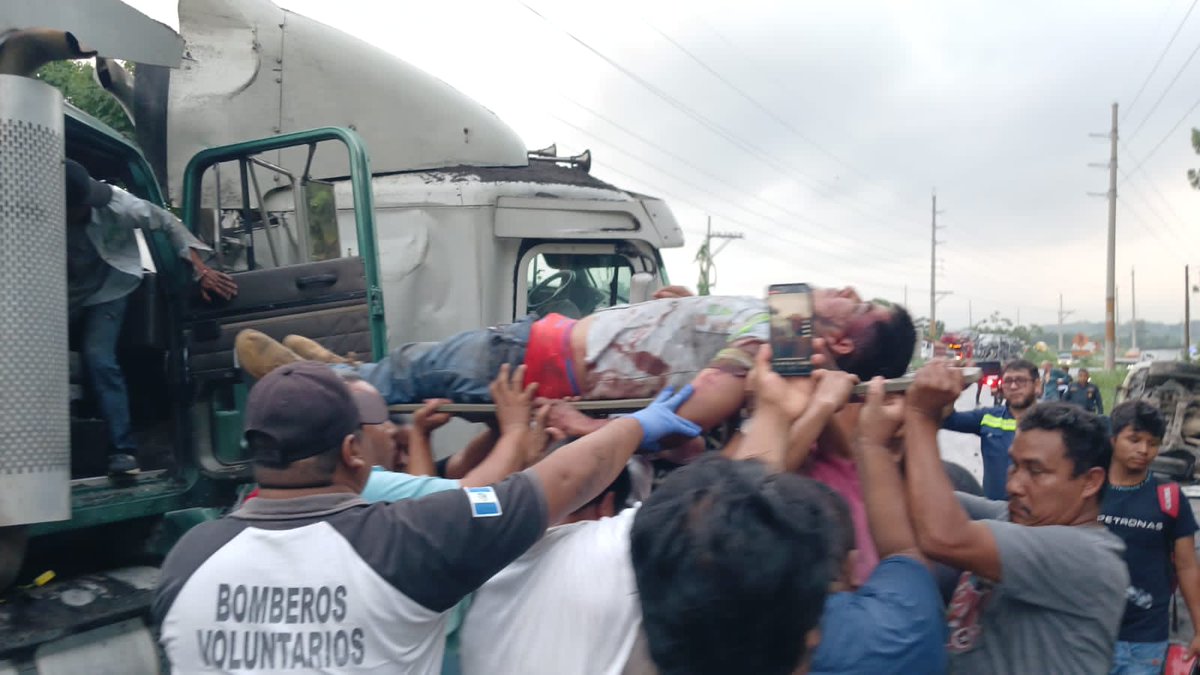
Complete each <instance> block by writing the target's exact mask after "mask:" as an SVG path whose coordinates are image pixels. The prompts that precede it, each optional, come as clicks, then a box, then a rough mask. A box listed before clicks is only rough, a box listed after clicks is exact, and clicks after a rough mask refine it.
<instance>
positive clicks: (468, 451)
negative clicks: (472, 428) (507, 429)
mask: <svg viewBox="0 0 1200 675" xmlns="http://www.w3.org/2000/svg"><path fill="white" fill-rule="evenodd" d="M498 439H499V434H498V433H497V432H496V430H495V429H492V428H490V427H489V428H488V430H487V431H484V432H481V433H479V434H477V435H476V436H475V438H472V439H471V440H470V441H468V442H467V445H466V447H464V448H463V449H462V450H459V451H458V452H456V453H454V454H453V455H451V456H450V459H448V460H446V476H445V477H446V478H457V479H460V480H461V479H462V478H463V477H465V476H466V475H467V474H468V473H470V472H471V470H472V469H474V468H475V467H477V466H479V464H480V463H481V462H482V461H483V460H484V459H486V458H487V456H488V453H490V452H491V451H492V448H493V447H495V445H496V441H497V440H498Z"/></svg>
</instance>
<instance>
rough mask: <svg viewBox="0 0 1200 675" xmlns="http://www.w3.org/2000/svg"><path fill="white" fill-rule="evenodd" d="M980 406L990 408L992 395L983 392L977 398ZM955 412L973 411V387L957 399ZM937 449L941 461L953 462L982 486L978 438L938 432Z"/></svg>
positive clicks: (972, 435)
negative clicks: (940, 455) (939, 452)
mask: <svg viewBox="0 0 1200 675" xmlns="http://www.w3.org/2000/svg"><path fill="white" fill-rule="evenodd" d="M979 402H980V404H982V405H984V406H990V405H991V404H992V395H991V394H990V393H989V392H987V391H984V392H983V393H982V394H981V395H980V396H979ZM954 409H955V410H974V409H975V386H974V385H971V386H970V387H967V390H966V391H964V392H963V393H962V396H959V397H958V401H957V402H956V403H955V404H954ZM938 448H939V449H940V450H941V452H942V459H944V460H947V461H950V462H954V463H955V464H958V465H959V466H961V467H963V468H965V469H966V470H967V471H970V472H971V475H972V476H975V480H977V481H979V483H980V484H981V485H982V484H983V458H982V457H981V456H980V455H979V437H978V436H976V435H975V434H960V433H957V432H954V431H939V432H938Z"/></svg>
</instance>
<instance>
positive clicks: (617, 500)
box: [579, 467, 633, 512]
mask: <svg viewBox="0 0 1200 675" xmlns="http://www.w3.org/2000/svg"><path fill="white" fill-rule="evenodd" d="M610 492H611V493H613V508H614V509H615V510H616V511H618V512H619V511H621V509H624V508H625V507H626V506H628V502H629V493H631V492H633V478H631V477H630V475H629V467H626V468H624V469H621V473H619V474H617V477H616V478H615V479H613V482H611V483H609V484H608V487H606V488H604V489H603V490H602V491H601V492H600V494H598V495H596V498H595V499H593V500H592V501H590V502H588V503H586V504H584V505H583V506H581V507H579V508H581V509H582V508H587V507H589V506H592V505H593V504H599V503H600V502H601V501H603V500H604V495H606V494H608V493H610Z"/></svg>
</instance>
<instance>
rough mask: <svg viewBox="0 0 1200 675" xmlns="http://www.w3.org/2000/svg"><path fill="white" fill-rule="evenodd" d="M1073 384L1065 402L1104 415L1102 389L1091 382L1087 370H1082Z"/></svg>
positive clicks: (1068, 390)
mask: <svg viewBox="0 0 1200 675" xmlns="http://www.w3.org/2000/svg"><path fill="white" fill-rule="evenodd" d="M1075 377H1076V379H1075V381H1074V382H1072V383H1071V384H1069V385H1067V393H1066V396H1064V397H1063V400H1064V401H1067V402H1068V403H1074V404H1075V405H1077V406H1079V407H1081V408H1083V409H1084V410H1086V411H1088V412H1090V413H1096V414H1097V415H1103V414H1104V399H1102V398H1101V397H1100V387H1097V386H1096V385H1094V384H1092V383H1091V382H1090V381H1089V379H1090V378H1089V375H1088V371H1087V368H1080V369H1079V374H1078V375H1076V376H1075Z"/></svg>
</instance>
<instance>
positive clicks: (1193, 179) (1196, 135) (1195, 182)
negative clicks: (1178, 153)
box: [1187, 128, 1200, 190]
mask: <svg viewBox="0 0 1200 675" xmlns="http://www.w3.org/2000/svg"><path fill="white" fill-rule="evenodd" d="M1192 150H1194V151H1195V152H1196V154H1197V155H1200V129H1196V128H1193V129H1192ZM1187 177H1188V182H1189V183H1191V184H1192V187H1193V188H1195V189H1197V190H1200V170H1197V169H1188V172H1187Z"/></svg>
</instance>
